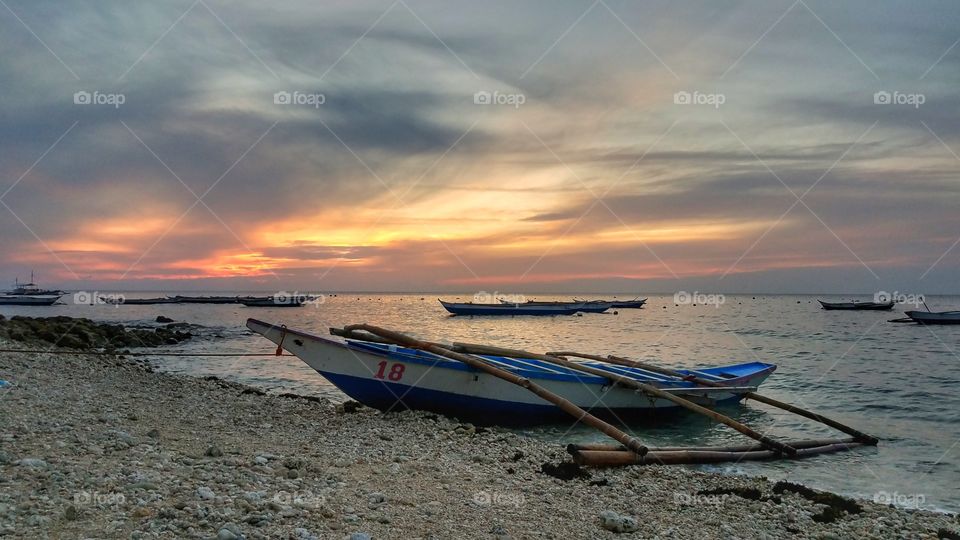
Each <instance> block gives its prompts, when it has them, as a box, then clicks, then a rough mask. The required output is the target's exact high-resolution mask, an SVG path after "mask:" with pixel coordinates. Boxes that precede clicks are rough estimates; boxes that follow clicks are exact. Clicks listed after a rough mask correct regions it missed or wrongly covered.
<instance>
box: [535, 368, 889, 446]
mask: <svg viewBox="0 0 960 540" xmlns="http://www.w3.org/2000/svg"><path fill="white" fill-rule="evenodd" d="M547 354H549V355H557V356H576V357H580V358H587V359H591V360H599V361H601V362H609V363H611V364H618V365H621V366H628V367H636V368H640V369H645V370H647V371H652V372H654V373H659V374H661V375H669V376H671V377H680V378H683V379H685V380H688V381H690V382H694V383H696V384H699V385H701V386H710V387H720V386H723V385H722V384H720V383H718V382H716V381H710V380H707V379H704V378H702V377H696V376H690V375H686V374H683V373H680V372H679V371H675V370H672V369H669V368H663V367H660V366H655V365H653V364H648V363H646V362H640V361H638V360H630V359H628V358H622V357H619V356H613V355H610V356H606V357H603V356H598V355H594V354H583V353H577V352H570V351H562V352H550V353H547ZM744 397H746V398H747V399H752V400H754V401H759V402H760V403H766V404H767V405H770V406H773V407H777V408H779V409H783V410H785V411H788V412H792V413H794V414H798V415H800V416H803V417H805V418H809V419H811V420H816V421H817V422H820V423H822V424H825V425H827V426H830V427H832V428H834V429H836V430H838V431H841V432H843V433H846V434H847V435H850V436H852V437H853V438H854V439H856V441H857V442H859V443H862V444H866V445H870V446H875V445H876V444H877V443H878V442H880V440H879V439H878V438H876V437H874V436H872V435H868V434H866V433H864V432H862V431H859V430H857V429H854V428H852V427H850V426H847V425H845V424H841V423H840V422H837V421H836V420H832V419H830V418H827V417H826V416H823V415H820V414H817V413H815V412H812V411H808V410H806V409H801V408H800V407H796V406H794V405H790V404H789V403H784V402H782V401H778V400H776V399H773V398H769V397H767V396H763V395H760V394H757V393H756V392H747V393H746V394H744Z"/></svg>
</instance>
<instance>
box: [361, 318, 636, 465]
mask: <svg viewBox="0 0 960 540" xmlns="http://www.w3.org/2000/svg"><path fill="white" fill-rule="evenodd" d="M357 330H363V331H365V332H369V333H371V334H373V335H375V336H378V337H381V338H383V339H386V340H389V341H391V342H393V343H396V344H399V345H403V346H406V347H411V348H414V349H420V350H424V351H428V352H432V353H434V354H437V355H440V356H445V357H447V358H450V359H453V360H459V361H460V362H463V363H464V364H467V365H469V366H471V367H474V368H476V369H478V370H480V371H483V372H485V373H489V374H490V375H493V376H494V377H497V378H500V379H503V380H505V381H507V382H511V383H513V384H516V385H518V386H521V387H523V388H526V389H527V390H529V391H531V392H533V393H534V394H536V395H537V396H539V397H541V398H543V399H544V400H546V401H549V402H550V403H553V404H554V405H556V406H557V407H558V408H560V409H561V410H563V411H564V412H566V413H567V414H569V415H570V416H573V417H574V418H576V419H577V421H579V422H583V423H584V424H587V425H589V426H591V427H594V428H596V429H598V430H600V431H601V432H602V433H604V434H605V435H608V436H610V437H611V438H612V439H615V440H616V441H617V442H619V443H620V444H622V445H624V446H626V447H627V448H628V449H629V450H630V451H631V453H635V454H637V455H640V456H642V455H645V454H646V453H647V447H646V446H645V445H644V444H643V443H641V442H640V441H639V440H637V439H636V438H634V437H631V436H630V435H628V434H626V433H625V432H623V431H621V430H619V429H617V428H616V427H614V426H612V425H611V424H608V423H607V422H604V421H603V420H601V419H599V418H597V417H596V416H593V415H592V414H590V413H588V412H587V411H585V410H583V409H581V408H580V407H578V406H576V405H574V404H573V403H571V402H570V401H568V400H566V399H564V398H563V397H561V396H559V395H557V394H554V393H553V392H551V391H549V390H547V389H546V388H544V387H542V386H540V385H538V384H536V383H534V382H532V381H531V380H530V379H527V378H526V377H521V376H519V375H516V374H514V373H511V372H509V371H507V370H504V369H500V368H498V367H495V366H493V365H491V364H490V363H489V362H487V361H486V360H484V359H482V358H478V357H476V356H472V355H469V354H463V353H459V352H456V351H453V350H450V349H448V348H446V347H443V346H441V345H438V344H436V343H430V342H426V341H420V340H418V339H414V338H412V337H410V336H407V335H405V334H401V333H399V332H394V331H392V330H387V329H385V328H380V327H378V326H372V325H369V324H352V325H350V326H345V327H344V328H343V331H344V332H345V333H352V332H355V331H357Z"/></svg>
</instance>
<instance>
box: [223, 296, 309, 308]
mask: <svg viewBox="0 0 960 540" xmlns="http://www.w3.org/2000/svg"><path fill="white" fill-rule="evenodd" d="M307 301H308V299H307V297H305V296H283V297H278V296H240V297H237V302H239V303H241V304H243V305H245V306H247V307H300V306H302V305H303V304H304V303H305V302H307Z"/></svg>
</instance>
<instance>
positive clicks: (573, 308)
mask: <svg viewBox="0 0 960 540" xmlns="http://www.w3.org/2000/svg"><path fill="white" fill-rule="evenodd" d="M440 305H442V306H443V308H444V309H446V310H447V311H449V312H450V313H453V314H454V315H574V314H576V313H603V312H604V311H607V310H608V309H610V304H606V303H604V304H595V303H588V302H570V303H567V302H545V303H542V304H540V303H533V304H530V303H526V302H524V303H519V304H512V303H499V304H475V303H473V302H444V301H443V300H440Z"/></svg>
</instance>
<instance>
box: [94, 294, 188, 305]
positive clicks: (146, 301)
mask: <svg viewBox="0 0 960 540" xmlns="http://www.w3.org/2000/svg"><path fill="white" fill-rule="evenodd" d="M100 300H101V301H102V302H103V303H104V304H113V305H118V306H119V305H121V304H129V305H131V306H149V305H153V304H179V303H180V301H179V300H177V299H176V298H170V297H167V298H104V297H102V296H101V297H100Z"/></svg>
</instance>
